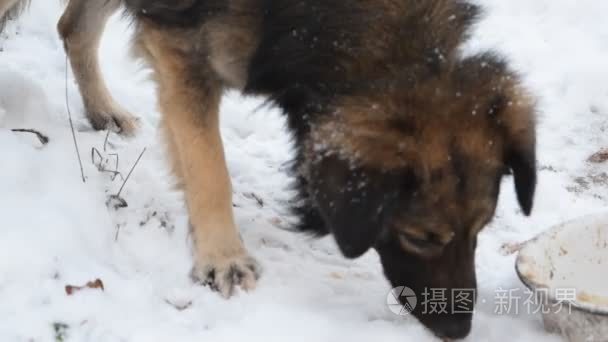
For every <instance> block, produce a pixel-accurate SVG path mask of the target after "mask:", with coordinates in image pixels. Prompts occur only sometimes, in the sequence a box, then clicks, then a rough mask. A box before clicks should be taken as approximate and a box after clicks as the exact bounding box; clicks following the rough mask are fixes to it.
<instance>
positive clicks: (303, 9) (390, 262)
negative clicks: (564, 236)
mask: <svg viewBox="0 0 608 342" xmlns="http://www.w3.org/2000/svg"><path fill="white" fill-rule="evenodd" d="M3 1H6V0H3ZM117 1H118V0H109V1H108V0H87V1H80V0H71V1H70V3H69V5H68V10H67V11H66V14H64V17H63V18H62V20H61V22H60V24H59V30H60V32H61V36H62V37H63V38H64V40H65V41H66V49H67V51H68V53H70V58H72V60H73V62H72V65H75V66H76V67H75V68H74V69H75V70H77V74H80V75H81V78H79V84H81V89H84V91H83V97H84V98H85V99H86V98H89V101H93V100H99V101H100V102H102V103H103V106H108V105H109V104H110V103H112V102H111V101H108V100H107V98H108V97H107V92H106V91H105V89H104V90H102V91H99V84H100V82H101V81H100V80H101V78H100V77H99V73H98V71H97V69H96V68H93V69H95V70H88V69H87V68H86V67H83V65H85V64H86V63H79V62H78V61H81V60H87V61H89V62H90V61H92V60H94V57H93V56H92V55H91V53H92V52H93V51H94V50H95V48H93V46H95V45H96V43H97V42H96V41H95V39H90V38H91V37H98V36H99V34H100V32H101V30H102V29H103V23H105V20H106V19H107V17H108V15H109V14H110V13H111V12H113V11H114V10H115V9H116V8H118V7H120V3H118V2H117ZM13 2H14V0H13ZM123 5H124V7H125V8H126V11H127V13H128V14H129V15H130V17H131V18H132V20H133V22H134V25H135V40H134V47H135V50H136V51H137V53H138V55H139V56H141V57H142V58H143V59H144V60H146V61H147V63H148V64H149V65H150V66H151V68H152V69H153V71H154V75H155V79H156V82H157V83H158V102H159V108H160V111H161V112H162V113H163V119H162V129H163V131H164V133H165V134H164V135H165V140H166V144H167V147H168V152H169V153H168V155H169V157H170V159H171V161H172V165H173V169H174V172H175V175H176V176H177V178H178V179H179V181H180V184H181V186H182V187H183V190H184V192H185V195H186V203H187V207H188V211H189V215H190V224H191V228H192V233H193V237H194V239H193V240H194V245H195V255H194V260H195V266H194V269H193V271H192V276H193V278H194V279H196V280H197V281H200V282H201V283H203V284H206V285H208V286H210V287H211V288H213V289H215V290H217V291H219V292H220V293H221V294H222V295H224V296H225V297H230V296H231V295H232V294H233V293H234V292H235V289H236V288H239V287H240V288H241V289H243V290H252V289H254V287H255V285H256V282H257V280H258V277H259V274H260V272H259V270H260V268H259V266H258V264H257V262H256V261H255V260H254V259H253V258H252V257H251V256H250V255H249V253H248V252H247V250H246V248H245V246H244V245H243V242H242V241H241V239H240V238H239V233H238V230H237V228H236V225H235V220H234V216H233V209H232V199H231V194H232V191H231V182H230V179H229V176H228V172H227V167H226V160H225V157H224V151H223V146H222V140H221V137H220V128H219V120H220V118H219V104H220V101H221V97H222V93H223V92H224V91H225V90H226V89H238V90H240V91H242V92H243V93H244V94H250V95H261V96H265V97H266V98H268V101H269V102H271V103H273V104H274V105H276V106H277V107H278V108H280V109H281V110H282V111H283V112H284V114H285V116H286V118H287V122H288V127H289V130H290V132H291V134H292V135H293V140H294V145H295V150H296V155H295V158H294V162H293V168H292V170H293V173H294V178H295V179H296V188H297V190H298V193H299V196H298V197H297V198H296V199H295V200H294V201H293V203H294V204H293V211H294V213H295V214H296V215H297V216H298V217H299V223H298V228H299V229H300V230H301V231H303V232H308V233H309V234H313V235H316V236H323V235H328V234H331V235H332V236H333V237H334V239H335V241H336V243H337V245H338V247H339V249H340V251H341V252H342V254H343V255H344V256H345V257H347V258H357V257H359V256H361V255H363V254H364V253H366V252H367V251H369V250H370V249H374V250H376V252H377V253H378V254H379V256H380V259H381V263H382V266H383V270H384V273H385V275H386V278H387V279H388V281H389V282H390V283H391V285H392V286H394V287H399V286H406V287H408V288H410V289H412V290H413V291H414V292H415V293H416V294H417V295H418V296H421V295H422V294H423V293H426V292H427V291H429V290H431V289H443V290H445V293H444V295H445V300H446V301H447V302H453V301H454V300H455V299H456V298H455V295H454V291H453V290H457V289H471V290H473V291H474V290H475V289H476V276H475V250H476V246H477V235H478V233H479V232H480V231H481V230H482V229H483V228H484V226H486V225H487V224H488V223H489V222H490V220H491V219H492V217H493V216H494V211H495V208H496V202H497V197H498V194H499V190H500V185H501V180H502V178H503V177H504V176H505V175H506V174H509V173H511V174H512V175H513V179H514V183H515V191H516V194H517V199H518V201H519V204H520V206H521V209H522V212H523V214H525V215H529V214H530V213H531V210H532V206H533V198H534V192H535V185H536V135H535V103H534V99H533V98H532V96H530V95H529V94H528V92H527V91H526V89H525V88H524V87H523V86H522V84H521V81H520V80H519V78H518V75H517V74H516V73H515V72H514V71H512V70H511V69H510V68H509V66H508V64H507V63H506V62H505V61H504V60H503V59H502V58H500V57H499V56H498V55H496V54H495V53H492V52H485V53H479V54H476V55H473V56H462V54H461V53H460V51H459V47H460V46H461V45H462V43H463V42H464V41H465V40H466V39H467V35H468V31H469V29H470V27H471V25H472V24H473V23H474V22H475V19H476V18H477V16H478V14H479V8H478V7H477V6H475V5H473V4H470V3H468V2H466V1H464V0H424V1H422V0H351V1H327V0H281V1H272V0H124V3H123ZM84 24H87V25H84ZM89 24H90V26H89ZM91 27H92V28H91ZM80 30H83V31H80ZM83 37H88V38H89V39H84V38H83ZM78 42H80V44H79V43H78ZM81 44H83V45H81ZM83 55H84V57H83ZM74 61H76V62H74ZM93 65H95V66H96V64H93ZM78 66H80V67H81V68H78ZM83 75H84V76H83ZM88 82H93V83H94V84H95V86H92V87H88V86H90V85H89V84H88ZM91 89H93V90H91ZM85 102H86V101H85ZM93 107H94V106H93ZM108 108H114V109H116V108H115V107H114V105H110V106H109V107H105V109H108ZM93 112H96V111H95V110H94V111H93ZM104 113H114V115H116V114H115V113H116V111H104ZM110 116H111V115H110ZM118 117H119V118H124V117H125V116H121V115H119V116H118ZM111 118H112V120H113V121H115V122H116V121H118V122H119V123H120V120H117V117H116V116H111ZM92 121H93V122H95V120H92ZM104 122H105V121H104ZM106 124H107V122H106ZM119 126H120V124H119ZM127 126H128V125H127ZM127 130H129V129H128V128H127ZM399 299H400V300H401V301H402V303H403V304H407V301H406V298H404V297H400V298H399ZM475 299H476V298H475V296H474V294H473V297H472V298H470V301H469V302H468V303H467V304H466V305H465V307H464V309H465V310H461V311H464V312H461V313H456V312H452V311H444V312H441V311H440V312H436V313H429V312H425V311H424V310H423V307H422V306H420V305H419V306H417V307H416V308H412V309H413V310H412V314H413V315H414V316H415V317H416V318H417V319H418V320H419V321H420V322H421V323H422V324H424V325H425V326H426V327H427V328H428V329H430V330H431V331H432V332H433V333H434V334H436V335H437V336H438V337H440V338H443V339H459V338H464V337H466V336H467V335H468V334H469V333H470V330H471V325H472V324H471V322H472V312H473V306H474V304H475ZM460 309H463V308H462V307H461V308H460Z"/></svg>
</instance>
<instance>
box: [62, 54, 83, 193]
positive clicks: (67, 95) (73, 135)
mask: <svg viewBox="0 0 608 342" xmlns="http://www.w3.org/2000/svg"><path fill="white" fill-rule="evenodd" d="M69 94H70V92H69V89H68V55H67V54H66V55H65V106H66V108H67V111H68V119H69V120H70V129H71V130H72V138H73V139H74V147H75V149H76V155H77V156H78V165H80V175H81V176H82V182H83V183H86V182H87V179H86V177H85V176H84V167H83V166H82V159H81V158H80V149H79V148H78V140H77V139H76V130H75V129H74V122H73V121H72V112H71V111H70V97H69Z"/></svg>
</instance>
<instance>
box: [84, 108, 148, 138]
mask: <svg viewBox="0 0 608 342" xmlns="http://www.w3.org/2000/svg"><path fill="white" fill-rule="evenodd" d="M87 118H88V119H89V122H91V125H92V126H93V128H94V129H95V130H98V131H107V130H111V131H113V132H115V133H118V134H121V135H124V136H134V135H135V133H136V132H137V129H138V128H139V119H137V118H136V117H135V116H133V115H131V114H129V113H128V112H125V111H123V110H110V111H87Z"/></svg>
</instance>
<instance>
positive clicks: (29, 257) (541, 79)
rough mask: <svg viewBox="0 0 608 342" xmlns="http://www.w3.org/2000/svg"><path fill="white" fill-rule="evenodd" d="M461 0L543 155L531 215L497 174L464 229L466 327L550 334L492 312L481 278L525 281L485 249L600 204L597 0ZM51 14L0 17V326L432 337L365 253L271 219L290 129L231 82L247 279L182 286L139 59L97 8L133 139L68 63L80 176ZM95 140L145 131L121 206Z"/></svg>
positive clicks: (10, 332) (181, 260)
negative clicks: (469, 255) (476, 17)
mask: <svg viewBox="0 0 608 342" xmlns="http://www.w3.org/2000/svg"><path fill="white" fill-rule="evenodd" d="M477 1H478V2H479V3H480V4H482V5H483V6H484V7H486V9H487V15H486V16H485V18H484V20H483V21H482V22H481V23H480V24H479V25H478V26H477V28H476V30H475V34H474V36H473V38H472V40H471V42H470V43H469V44H468V45H467V48H466V51H467V52H471V51H475V50H478V49H480V48H487V47H493V48H496V49H498V50H499V51H501V52H502V53H504V54H505V55H507V56H508V57H509V59H510V60H511V62H512V64H513V65H514V66H515V67H516V68H517V69H518V70H519V71H520V72H521V73H522V75H523V76H524V80H525V82H526V84H527V85H528V86H529V87H530V89H531V90H532V91H533V93H534V94H536V95H538V96H539V108H540V112H539V117H538V121H539V150H538V153H539V162H540V168H541V171H540V173H539V177H540V184H539V187H538V195H537V197H536V204H535V210H534V213H533V216H532V217H531V218H525V217H523V216H522V215H521V213H520V211H519V209H518V207H517V204H516V201H515V195H514V192H513V185H512V183H511V182H510V179H507V180H506V181H505V183H504V185H503V190H502V195H501V199H500V206H499V209H498V211H497V217H496V219H495V221H494V222H493V223H492V224H491V225H490V226H489V227H488V228H487V229H486V230H485V231H484V232H483V233H482V235H481V237H480V241H479V247H478V278H479V287H480V289H479V300H480V302H479V305H478V309H477V312H476V316H475V321H474V328H473V332H472V334H471V336H470V337H469V338H468V340H469V341H541V342H543V341H560V338H559V337H557V336H554V335H548V334H546V333H545V332H544V330H543V328H542V324H541V321H540V319H539V318H538V317H537V316H535V315H527V314H521V313H520V314H519V315H516V314H514V313H511V314H509V315H497V314H495V310H496V307H495V306H496V303H495V298H496V291H497V290H499V289H519V290H521V289H522V288H523V287H522V285H521V283H520V282H519V280H518V279H517V276H516V274H515V271H514V256H504V255H503V254H502V253H501V251H500V250H501V246H502V245H503V244H505V243H514V242H521V241H524V240H527V239H529V238H531V237H533V236H535V235H536V234H538V233H540V232H541V231H543V230H545V229H547V228H549V227H550V226H552V225H554V224H557V223H560V222H562V221H565V220H567V219H570V218H574V217H577V216H581V215H584V214H587V213H593V212H600V211H602V210H604V207H605V206H606V204H607V203H608V199H607V195H608V175H607V174H606V172H608V166H607V165H606V164H590V163H588V162H586V159H587V158H588V157H589V156H590V155H591V154H593V153H595V152H597V151H598V150H599V149H601V148H603V147H608V134H606V129H608V119H607V116H608V25H607V24H606V13H608V2H607V1H599V0H577V1H572V0H508V1H506V0H477ZM60 13H61V6H60V4H59V3H58V2H57V3H56V2H55V1H34V2H33V4H32V7H31V10H30V11H29V12H28V13H27V14H25V15H23V16H22V17H21V19H20V20H19V21H18V22H16V23H11V24H9V25H8V27H7V29H6V30H5V32H4V33H2V34H0V165H1V166H0V189H1V190H0V222H1V223H0V340H1V341H54V340H55V338H56V335H57V334H56V332H55V331H54V328H53V325H54V324H58V323H61V324H66V325H67V328H66V336H67V337H66V340H67V341H213V342H216V341H242V340H246V339H247V340H250V341H257V340H260V341H284V340H285V339H288V340H290V341H307V342H308V341H335V340H338V341H340V340H350V341H369V340H380V341H387V342H388V341H423V342H424V341H435V338H434V337H433V336H432V335H431V334H430V333H429V332H427V331H426V330H425V329H424V328H422V326H421V325H420V324H418V323H417V322H416V321H415V320H414V319H412V318H405V319H404V318H402V317H398V316H395V315H394V314H392V313H391V312H390V311H389V310H388V308H387V306H386V296H387V293H388V291H389V286H388V284H387V282H386V281H385V279H384V277H383V275H382V272H381V269H380V265H379V263H378V258H377V256H376V255H374V254H373V253H369V254H367V255H366V256H364V257H363V258H360V259H359V260H356V261H348V260H345V259H344V258H342V257H341V256H340V255H339V253H338V252H337V249H336V247H335V246H334V244H333V242H332V241H331V240H330V239H323V240H319V241H315V240H311V239H309V238H306V237H304V236H301V235H298V234H294V233H291V232H288V231H285V230H284V229H281V227H283V226H284V222H285V221H287V220H289V217H288V216H286V213H285V201H286V200H288V198H289V191H288V189H287V187H286V186H287V185H288V181H289V179H288V177H287V176H286V175H285V174H284V172H283V168H284V163H285V162H287V161H288V160H289V158H290V145H289V139H288V136H287V134H286V132H285V130H284V121H283V118H282V117H281V116H280V115H279V114H278V113H277V111H275V110H272V109H268V108H266V107H262V108H261V109H258V107H259V106H260V105H261V104H262V103H263V102H262V101H261V100H260V99H244V98H241V97H239V96H238V95H236V94H230V95H229V96H228V97H227V98H226V100H225V102H224V104H223V107H222V111H223V124H222V128H223V135H224V138H225V145H226V150H227V157H228V162H229V168H230V172H231V174H232V177H233V183H234V192H235V196H234V197H235V203H236V204H237V206H238V207H237V208H236V209H235V210H236V216H237V220H238V225H239V227H240V228H241V231H242V234H243V238H244V240H245V243H246V244H247V246H248V247H249V250H250V251H251V252H252V254H253V255H255V256H256V257H257V259H258V260H259V261H260V262H261V263H262V265H263V267H264V274H263V278H262V279H261V281H260V283H259V287H258V289H257V290H256V291H255V292H253V293H250V294H244V293H242V294H239V295H238V296H237V297H235V298H232V299H231V300H229V301H226V300H224V299H221V298H220V297H219V296H218V295H217V294H215V293H213V292H211V291H209V290H208V289H206V288H202V287H198V286H195V285H192V284H191V282H190V280H189V278H188V276H187V275H188V271H189V269H190V266H191V263H192V261H191V257H190V249H189V248H190V247H189V246H190V244H189V240H188V234H187V224H186V223H187V218H186V215H185V209H184V205H183V201H182V196H181V195H180V194H179V193H177V192H175V191H172V190H171V189H172V184H171V183H172V180H171V177H170V176H169V173H168V168H167V167H166V165H165V162H164V159H163V149H162V146H161V145H160V144H159V142H158V141H159V140H158V136H157V130H156V127H157V123H158V120H159V114H158V112H157V111H156V109H155V108H156V107H155V95H154V85H153V84H152V83H151V81H149V80H148V76H149V71H148V70H146V69H144V68H141V66H140V65H138V63H137V62H136V61H133V60H131V59H130V58H129V55H128V45H129V33H130V28H129V25H128V23H126V22H123V21H121V20H120V18H119V17H118V16H117V17H115V18H113V20H112V21H111V23H110V24H109V25H108V31H107V33H106V35H105V38H104V40H103V44H102V50H101V55H102V66H103V70H104V74H105V77H106V79H107V81H108V84H109V86H110V89H111V90H112V93H113V94H114V96H115V97H116V99H117V100H118V102H119V103H121V104H123V105H124V106H125V107H127V108H128V109H129V110H131V111H132V112H134V113H136V114H137V115H138V116H140V117H141V119H142V129H141V130H140V133H139V135H138V137H137V138H135V139H130V140H123V139H122V138H120V137H117V136H115V135H111V136H110V139H109V144H108V146H107V150H106V151H104V150H103V145H104V139H105V133H103V132H93V131H91V130H90V129H89V128H88V127H89V126H88V124H87V122H86V120H85V118H84V116H83V115H82V108H83V106H82V102H81V101H80V99H79V96H78V92H77V89H76V87H75V84H74V81H73V78H72V76H71V74H70V76H69V80H68V90H69V104H70V108H71V111H72V113H73V115H74V119H75V121H76V126H77V128H78V142H79V145H80V150H81V155H82V158H83V163H84V167H85V172H86V176H87V182H86V184H83V183H82V181H81V179H80V172H79V169H78V163H77V160H76V157H75V154H74V147H73V144H72V140H71V139H72V138H71V135H70V131H69V128H68V127H69V126H68V121H67V111H66V106H65V67H66V61H65V55H64V52H63V48H62V43H61V42H60V40H59V39H58V37H57V34H56V30H55V25H56V21H57V20H58V18H59V16H60ZM11 128H35V129H38V130H40V131H41V132H43V133H45V134H47V135H48V136H49V137H50V139H51V143H50V144H48V145H47V146H44V147H41V145H40V143H39V142H38V141H37V140H36V138H35V137H34V136H30V135H28V134H22V133H14V132H11V131H10V129H11ZM93 147H95V148H97V149H98V150H99V151H101V153H102V154H103V155H104V156H106V157H107V158H113V157H112V156H110V154H111V153H117V154H118V155H119V157H120V164H119V169H120V171H121V172H122V173H124V174H126V173H127V172H128V170H129V169H130V167H131V166H132V165H133V163H134V161H135V160H136V159H137V157H138V156H139V154H140V153H141V151H142V149H143V148H144V147H147V148H148V150H147V152H146V154H145V155H144V157H143V159H142V161H141V163H140V164H139V166H138V167H137V169H136V170H135V172H134V174H133V176H132V178H131V179H130V181H129V183H128V184H127V186H126V188H125V190H124V192H123V193H122V197H124V198H125V199H126V200H127V202H128V204H129V207H128V208H124V209H121V210H119V211H114V210H109V209H107V207H106V205H105V202H106V199H107V196H108V195H110V194H113V193H116V191H117V190H118V188H119V187H120V185H121V182H120V180H116V181H112V180H111V175H110V174H108V173H101V172H99V171H97V169H96V167H95V166H94V165H93V164H92V162H91V158H90V152H91V149H92V148H93ZM251 193H254V194H255V195H256V196H257V197H259V198H261V199H263V201H264V205H263V208H260V207H259V205H258V204H257V201H256V200H255V198H254V197H253V196H251V195H249V194H251ZM154 213H156V214H155V215H154ZM117 227H119V231H118V234H117ZM96 278H100V279H102V280H103V282H104V284H105V287H106V289H105V291H104V292H101V291H95V290H88V291H82V292H79V293H77V294H75V295H73V296H67V295H66V294H65V291H64V286H65V285H67V284H70V285H83V284H85V283H86V282H88V281H91V280H94V279H96ZM168 303H172V304H168ZM190 303H191V304H190ZM182 306H186V307H187V308H186V309H185V310H182V311H180V310H178V309H176V307H182Z"/></svg>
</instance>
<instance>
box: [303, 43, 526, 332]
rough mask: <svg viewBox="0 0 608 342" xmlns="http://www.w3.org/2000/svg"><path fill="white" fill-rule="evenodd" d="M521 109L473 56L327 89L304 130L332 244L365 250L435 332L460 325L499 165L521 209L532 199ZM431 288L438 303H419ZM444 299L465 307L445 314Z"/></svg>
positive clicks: (499, 70) (498, 67) (313, 189)
mask: <svg viewBox="0 0 608 342" xmlns="http://www.w3.org/2000/svg"><path fill="white" fill-rule="evenodd" d="M533 116H534V108H533V104H532V102H531V101H530V100H529V99H528V98H527V96H526V94H525V92H524V91H523V90H522V89H521V88H520V86H519V84H518V79H517V77H515V76H514V75H513V74H511V73H510V72H509V71H508V70H507V69H506V67H505V65H504V63H502V62H501V61H499V60H498V59H497V58H494V57H492V56H488V55H482V56H476V57H471V58H467V59H465V60H463V61H460V62H458V63H457V64H456V65H453V66H451V67H449V68H447V69H446V70H445V71H443V72H442V73H441V74H440V75H439V76H433V77H429V78H426V79H425V80H419V81H417V82H416V83H415V84H408V83H407V82H405V83H403V84H401V83H399V82H397V81H396V82H394V83H392V84H389V85H387V86H385V87H374V89H373V91H369V92H367V93H357V94H355V95H353V96H344V97H342V98H339V99H337V100H336V101H335V102H334V106H333V109H332V111H331V113H330V114H328V115H326V116H324V117H323V119H321V120H318V121H317V122H316V123H315V124H314V126H313V127H312V129H311V132H312V133H311V135H312V136H311V142H312V143H311V144H310V146H309V151H308V153H309V155H310V160H311V161H310V166H309V171H308V174H309V177H308V181H309V184H308V186H309V192H310V194H311V196H312V198H313V202H314V204H315V206H316V207H317V208H318V210H319V212H320V214H321V216H322V218H323V221H324V223H325V224H326V226H327V228H328V229H329V231H330V232H331V233H332V234H333V236H334V237H335V239H336V241H337V243H338V245H339V247H340V249H341V251H342V252H343V253H344V255H345V256H347V257H350V258H355V257H358V256H361V255H362V254H363V253H365V252H366V251H368V250H369V249H371V248H374V249H376V250H377V251H378V253H379V254H380V257H381V260H382V264H383V266H384V272H385V274H386V276H387V278H388V279H389V280H390V282H391V284H392V285H393V286H395V287H398V286H407V287H409V288H411V289H413V290H414V291H415V292H416V294H417V295H418V300H419V305H418V307H417V308H416V309H415V310H414V312H413V314H414V315H415V316H416V317H417V318H418V319H419V320H420V321H421V322H422V323H424V324H425V325H426V326H427V327H428V328H430V329H431V330H432V331H433V332H434V333H436V334H437V335H438V336H441V337H446V338H462V337H465V336H466V335H468V333H469V331H470V328H471V319H472V311H473V305H474V301H475V298H473V297H474V296H471V295H470V294H471V292H470V291H474V290H475V289H476V277H475V248H476V244H477V234H478V233H479V232H480V231H481V230H482V229H483V227H484V226H485V225H486V224H487V223H488V222H489V221H490V220H491V219H492V217H493V215H494V211H495V208H496V202H497V198H498V194H499V188H500V184H501V179H502V178H503V176H504V175H506V174H508V173H509V172H511V173H512V174H513V178H514V182H515V190H516V193H517V198H518V200H519V204H520V206H521V209H522V211H523V213H524V214H526V215H528V214H530V212H531V210H532V202H533V195H534V189H535V185H536V168H535V164H536V162H535V160H536V158H535V128H534V118H533ZM459 290H463V291H464V290H469V292H467V293H468V297H469V301H467V300H465V298H463V295H462V294H461V293H459V292H458V291H459ZM432 291H439V292H437V293H443V296H444V298H443V297H442V298H443V299H442V301H443V302H444V304H439V305H440V307H439V309H440V310H438V311H439V313H437V312H434V313H432V312H431V311H433V310H431V309H432V308H429V307H425V306H424V305H420V303H421V302H422V299H423V298H424V296H425V295H424V294H425V293H426V294H429V293H432ZM465 292H466V291H465ZM467 293H465V295H467ZM459 299H460V300H461V301H462V302H458V300H459ZM453 302H455V303H456V305H459V309H458V310H457V311H465V312H468V313H461V314H456V313H453V310H454V309H455V307H453V306H452V303H453ZM442 305H447V306H446V307H445V308H446V310H443V309H441V307H442ZM463 306H464V307H463ZM425 311H426V312H425ZM435 311H437V310H435Z"/></svg>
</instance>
